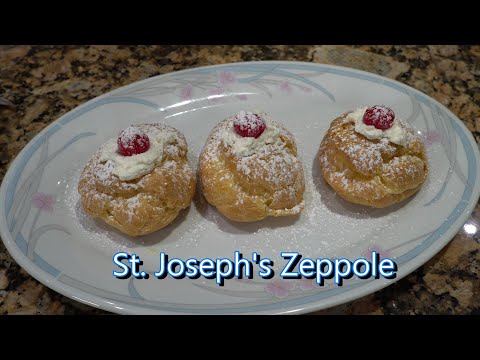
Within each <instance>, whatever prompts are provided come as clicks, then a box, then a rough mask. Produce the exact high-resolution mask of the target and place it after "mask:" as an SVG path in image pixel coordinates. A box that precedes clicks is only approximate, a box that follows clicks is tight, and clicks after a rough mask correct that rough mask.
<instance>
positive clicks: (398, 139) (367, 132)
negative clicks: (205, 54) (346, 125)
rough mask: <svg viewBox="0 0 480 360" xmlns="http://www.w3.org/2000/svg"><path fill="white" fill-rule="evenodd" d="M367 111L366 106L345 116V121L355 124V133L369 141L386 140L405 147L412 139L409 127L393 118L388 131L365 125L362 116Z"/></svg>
mask: <svg viewBox="0 0 480 360" xmlns="http://www.w3.org/2000/svg"><path fill="white" fill-rule="evenodd" d="M367 109H368V107H367V106H365V107H362V108H358V109H355V110H354V111H352V112H350V113H348V114H347V116H346V118H345V121H346V122H353V123H354V124H355V131H356V132H357V133H359V134H362V135H363V136H365V137H366V138H368V139H370V140H380V139H388V140H389V141H390V142H392V143H394V144H397V145H401V146H406V145H407V144H408V143H409V142H410V140H411V139H412V136H413V135H412V133H411V132H410V131H409V126H408V124H407V123H406V122H404V121H403V120H401V119H399V118H398V117H395V120H394V122H393V124H392V126H391V127H390V128H389V129H386V130H382V129H377V128H376V127H375V126H372V125H367V124H365V123H364V122H363V115H364V114H365V111H366V110H367Z"/></svg>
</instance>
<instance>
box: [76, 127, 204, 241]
mask: <svg viewBox="0 0 480 360" xmlns="http://www.w3.org/2000/svg"><path fill="white" fill-rule="evenodd" d="M78 191H79V193H80V195H81V200H82V205H83V209H84V210H85V212H86V213H87V214H88V215H90V216H92V217H95V218H100V219H102V220H103V221H105V222H106V223H108V224H110V225H112V226H113V227H115V228H117V229H118V230H120V231H122V232H123V233H125V234H128V235H130V236H139V235H146V234H149V233H152V232H154V231H156V230H159V229H161V228H163V227H165V226H167V225H168V224H170V223H171V222H172V221H173V220H174V219H175V218H176V217H177V215H178V213H179V212H180V211H181V210H182V209H185V208H187V207H188V206H189V205H190V203H191V201H192V198H193V196H194V193H195V174H194V172H193V170H192V168H191V167H190V165H189V163H188V161H187V143H186V141H185V138H184V136H183V135H182V134H181V133H180V132H179V131H178V130H176V129H174V128H172V127H170V126H166V125H162V124H144V125H137V126H130V127H128V128H127V129H125V130H123V131H122V132H121V133H120V135H119V138H118V139H111V140H109V141H107V142H106V143H105V144H103V145H102V146H101V147H100V149H99V150H98V151H97V152H96V153H95V154H94V155H93V157H92V159H91V160H90V161H89V162H88V163H87V165H86V166H85V168H84V170H83V172H82V174H81V176H80V181H79V184H78Z"/></svg>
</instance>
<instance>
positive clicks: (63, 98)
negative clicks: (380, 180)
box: [0, 45, 480, 314]
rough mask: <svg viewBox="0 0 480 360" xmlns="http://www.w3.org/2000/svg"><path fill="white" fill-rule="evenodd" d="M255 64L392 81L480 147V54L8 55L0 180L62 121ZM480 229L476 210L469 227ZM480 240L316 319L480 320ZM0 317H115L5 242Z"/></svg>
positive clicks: (26, 51) (53, 51)
mask: <svg viewBox="0 0 480 360" xmlns="http://www.w3.org/2000/svg"><path fill="white" fill-rule="evenodd" d="M251 60H296V61H311V62H317V63H328V64H335V65H342V66H347V67H352V68H357V69H361V70H366V71H369V72H372V73H376V74H379V75H383V76H386V77H389V78H392V79H395V80H398V81H401V82H403V83H406V84H408V85H410V86H413V87H414V88H417V89H418V90H420V91H422V92H424V93H426V94H428V95H429V96H431V97H433V98H435V99H437V100H438V101H439V102H441V103H442V104H444V105H445V106H446V107H447V108H449V109H450V110H451V111H452V112H453V113H455V114H456V115H457V116H458V117H459V118H460V119H462V120H463V122H464V123H465V125H466V126H467V127H468V129H469V130H471V131H472V133H473V135H474V137H475V139H476V141H477V142H479V141H480V91H479V90H480V46H367V45H362V46H14V47H6V46H0V97H3V98H6V99H8V100H10V101H11V102H12V103H14V104H16V109H10V108H5V107H4V108H2V107H0V179H3V177H4V175H5V173H6V171H7V169H8V166H9V164H10V163H11V162H12V160H13V159H14V158H15V156H16V155H17V154H18V153H19V152H20V150H21V149H22V148H23V147H24V146H25V145H26V144H27V143H28V142H29V141H30V140H31V139H32V138H33V137H34V136H35V135H36V134H37V133H38V132H39V131H41V130H42V129H43V128H44V127H45V126H47V125H48V124H49V123H51V122H52V121H54V120H56V119H57V118H58V117H60V116H61V115H63V114H65V113H66V112H68V111H70V110H71V109H73V108H75V107H76V106H78V105H80V104H82V103H83V102H85V101H87V100H90V99H92V98H94V97H96V96H98V95H101V94H103V93H105V92H107V91H110V90H113V89H115V88H118V87H120V86H123V85H127V84H130V83H132V82H135V81H137V80H141V79H145V78H147V77H150V76H155V75H159V74H164V73H168V72H171V71H175V70H182V69H187V68H191V67H197V66H203V65H212V64H220V63H228V62H238V61H251ZM469 221H470V222H473V223H474V224H476V225H477V226H478V224H480V208H479V206H478V205H477V207H476V208H475V210H474V212H473V213H472V217H471V219H470V220H469ZM479 238H480V234H467V233H466V232H465V231H464V230H461V231H460V232H459V233H458V234H457V235H456V236H455V238H454V239H453V240H452V241H451V242H450V243H449V245H448V246H446V247H445V248H444V249H443V250H442V251H441V252H440V253H439V254H437V255H436V256H435V257H434V258H433V259H431V260H430V261H429V262H428V263H426V264H425V265H424V266H422V267H421V268H420V269H418V270H417V271H415V272H413V273H412V274H410V275H409V276H407V277H405V278H403V279H402V280H400V281H398V282H396V283H395V284H393V285H391V286H389V287H387V288H385V289H383V290H381V291H378V292H376V293H374V294H371V295H369V296H366V297H363V298H361V299H358V300H356V301H353V302H350V303H347V304H344V305H340V306H337V307H334V308H330V309H327V310H323V311H318V312H315V314H479V313H480V244H479ZM0 314H107V312H105V311H102V310H98V309H95V308H92V307H89V306H87V305H83V304H80V303H78V302H76V301H74V300H71V299H68V298H66V297H64V296H62V295H60V294H58V293H56V292H55V291H53V290H50V289H49V288H47V287H45V286H43V285H42V284H40V283H39V282H38V281H36V280H35V279H33V278H32V277H31V276H30V275H29V274H28V273H26V272H25V271H24V270H23V269H21V268H20V267H19V266H18V265H17V263H16V262H15V261H14V260H13V259H12V257H11V256H10V254H9V253H8V252H7V250H6V249H5V247H4V245H3V243H2V242H0Z"/></svg>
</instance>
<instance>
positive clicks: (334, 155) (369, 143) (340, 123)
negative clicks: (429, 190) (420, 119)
mask: <svg viewBox="0 0 480 360" xmlns="http://www.w3.org/2000/svg"><path fill="white" fill-rule="evenodd" d="M319 157H320V167H321V171H322V174H323V177H324V178H325V180H326V182H327V183H328V184H330V186H331V187H332V188H333V189H334V190H335V191H336V192H337V193H338V194H339V195H340V196H341V197H342V198H344V199H345V200H347V201H350V202H352V203H356V204H362V205H368V206H372V207H376V208H384V207H387V206H390V205H392V204H395V203H398V202H400V201H402V200H404V199H406V198H408V197H409V196H411V195H413V194H414V193H416V192H417V191H418V190H419V189H420V187H421V186H422V184H423V183H424V181H425V179H426V178H427V174H428V164H427V156H426V151H425V146H424V144H423V142H422V141H421V139H420V137H419V136H418V135H417V134H416V133H415V132H414V130H413V129H412V128H411V127H410V126H409V125H408V124H407V123H406V122H404V121H402V120H401V119H399V118H397V117H396V116H395V114H394V112H393V111H392V110H391V109H389V108H387V107H385V106H377V105H376V106H372V107H362V108H358V109H356V110H354V111H352V112H349V113H347V114H344V115H342V116H341V117H339V118H337V119H335V120H333V122H332V123H331V125H330V128H329V129H328V132H327V133H326V135H325V137H324V138H323V140H322V143H321V145H320V151H319Z"/></svg>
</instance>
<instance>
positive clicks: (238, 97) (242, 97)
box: [236, 94, 248, 101]
mask: <svg viewBox="0 0 480 360" xmlns="http://www.w3.org/2000/svg"><path fill="white" fill-rule="evenodd" d="M236 98H237V99H239V100H242V101H247V100H248V96H247V95H245V94H240V95H237V96H236Z"/></svg>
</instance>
